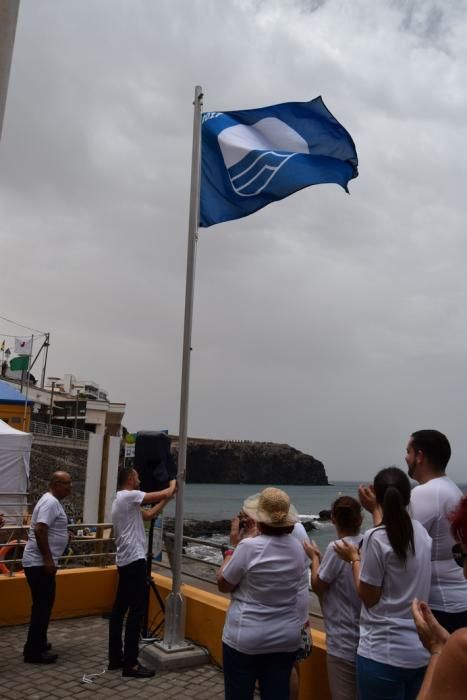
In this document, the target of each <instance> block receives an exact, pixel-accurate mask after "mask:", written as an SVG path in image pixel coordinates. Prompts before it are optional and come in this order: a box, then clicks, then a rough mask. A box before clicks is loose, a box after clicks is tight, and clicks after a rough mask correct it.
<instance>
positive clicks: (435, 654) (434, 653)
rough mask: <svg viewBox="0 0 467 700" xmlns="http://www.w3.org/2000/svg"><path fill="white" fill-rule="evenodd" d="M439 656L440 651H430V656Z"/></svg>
mask: <svg viewBox="0 0 467 700" xmlns="http://www.w3.org/2000/svg"><path fill="white" fill-rule="evenodd" d="M440 654H441V652H440V651H432V652H431V655H432V656H439V655H440Z"/></svg>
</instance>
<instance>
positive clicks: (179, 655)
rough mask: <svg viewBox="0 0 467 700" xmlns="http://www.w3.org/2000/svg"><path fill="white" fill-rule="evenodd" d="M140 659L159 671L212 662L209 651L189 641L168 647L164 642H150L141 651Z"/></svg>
mask: <svg viewBox="0 0 467 700" xmlns="http://www.w3.org/2000/svg"><path fill="white" fill-rule="evenodd" d="M139 659H140V660H141V661H142V663H143V664H144V665H145V666H146V665H147V666H148V667H149V668H155V669H156V670H158V671H175V670H177V669H181V668H193V667H194V666H202V665H203V664H208V663H209V662H210V657H209V652H208V651H207V650H206V649H203V648H202V647H197V646H195V645H194V644H190V643H189V642H184V643H183V644H177V645H176V646H172V647H170V648H167V647H166V645H165V643H164V642H154V644H148V645H147V646H145V647H144V648H143V649H141V651H140V652H139Z"/></svg>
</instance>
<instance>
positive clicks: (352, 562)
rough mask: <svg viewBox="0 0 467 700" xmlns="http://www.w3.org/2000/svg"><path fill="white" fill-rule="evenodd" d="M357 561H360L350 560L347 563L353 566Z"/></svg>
mask: <svg viewBox="0 0 467 700" xmlns="http://www.w3.org/2000/svg"><path fill="white" fill-rule="evenodd" d="M357 561H358V562H360V561H361V560H360V559H351V560H350V561H349V564H350V566H353V564H355V562H357Z"/></svg>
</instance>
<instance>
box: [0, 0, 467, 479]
mask: <svg viewBox="0 0 467 700" xmlns="http://www.w3.org/2000/svg"><path fill="white" fill-rule="evenodd" d="M466 29H467V13H466V11H465V8H463V7H462V4H461V3H453V2H446V3H443V4H442V5H441V4H440V3H436V2H402V1H399V2H393V3H387V2H371V3H370V2H368V0H356V1H355V2H352V3H348V2H343V1H342V0H327V1H326V2H299V1H298V0H297V1H293V0H288V1H287V2H283V1H282V2H279V1H278V0H277V1H276V2H259V1H253V0H236V1H232V2H229V3H218V2H216V0H204V1H203V2H201V0H199V1H197V2H189V1H183V0H172V1H171V2H169V0H165V1H161V2H157V3H152V2H150V1H149V0H138V1H136V2H132V3H129V2H123V0H120V1H117V0H112V1H110V0H99V2H97V0H88V2H86V3H77V2H73V3H72V2H68V3H63V2H58V1H57V0H42V2H41V3H37V2H34V0H22V3H21V8H20V16H19V21H18V29H17V37H16V46H15V54H14V60H13V66H12V71H11V79H10V90H9V100H8V104H7V112H6V115H5V122H4V131H3V140H2V143H1V146H0V187H1V189H0V206H1V210H2V218H1V222H0V233H1V245H2V256H1V259H0V272H1V278H2V299H3V304H2V309H3V312H2V313H3V315H5V316H8V317H10V318H11V317H13V318H18V319H19V320H24V321H25V322H28V323H31V325H33V326H36V327H43V328H44V329H50V331H51V333H52V348H51V353H50V365H49V369H50V373H51V374H58V373H61V372H66V371H71V372H73V373H75V374H77V375H79V376H89V377H92V378H94V379H96V380H97V381H98V382H100V383H102V385H104V386H105V387H107V388H108V389H109V391H110V395H111V397H112V398H113V399H114V400H122V401H126V402H127V404H128V409H127V419H126V422H127V425H128V427H129V428H130V429H132V430H137V429H143V428H158V427H168V428H169V429H170V430H172V431H174V432H175V431H177V429H178V410H179V409H178V401H179V391H180V390H179V382H180V363H181V338H182V323H183V303H184V280H185V256H186V235H187V234H186V231H187V220H188V197H189V173H190V157H191V130H192V106H191V102H192V97H193V89H194V85H195V84H197V83H201V84H202V85H203V88H204V91H205V109H209V110H211V109H213V110H222V109H240V108H248V107H258V106H262V105H266V104H273V103H276V102H280V101H287V100H307V99H311V98H313V97H315V96H316V95H319V94H321V95H322V96H323V98H324V100H325V102H326V104H327V105H328V107H329V108H330V109H331V111H332V112H333V113H334V114H335V116H336V117H337V118H338V119H339V120H341V121H342V123H343V124H344V125H345V126H346V127H347V128H348V129H349V131H350V132H351V134H352V135H353V137H354V140H355V142H356V145H357V149H358V152H359V157H360V176H359V178H358V179H357V180H355V181H352V183H351V195H350V196H347V195H345V194H344V193H343V192H342V190H341V189H340V188H338V187H335V186H331V185H327V186H320V187H314V188H309V189H307V190H304V191H302V192H299V193H297V194H295V195H293V196H291V197H290V198H288V199H287V200H284V201H282V202H279V203H276V204H274V205H271V206H270V207H267V208H266V209H264V210H262V211H260V212H258V213H257V214H255V215H253V216H251V217H249V218H247V219H243V220H240V221H236V222H230V223H227V224H223V225H219V226H215V227H212V228H210V229H207V230H203V231H201V232H200V241H199V251H198V262H197V278H196V294H195V316H194V328H193V347H194V352H193V360H192V386H191V404H190V433H191V434H196V435H207V436H213V437H233V438H251V439H260V440H269V439H271V440H281V441H285V442H289V443H291V444H294V445H295V446H297V447H299V448H301V449H303V450H306V451H309V452H311V453H312V454H314V455H315V456H317V457H319V458H320V459H322V460H323V461H324V462H325V464H326V466H327V469H328V473H329V474H330V476H331V477H333V478H360V477H361V478H367V477H369V476H370V475H371V474H372V473H373V472H374V470H375V469H376V468H378V467H379V466H382V465H384V464H392V463H397V464H402V459H403V449H404V444H405V440H406V437H407V435H408V434H409V433H410V432H411V431H412V430H414V429H416V428H419V427H433V426H434V427H438V428H440V429H441V430H445V431H446V433H447V434H448V435H449V437H450V438H451V440H452V443H453V448H454V456H453V466H452V473H453V474H454V475H455V476H456V477H457V478H458V479H462V478H463V474H464V470H463V453H465V452H466V451H467V440H466V438H465V431H464V429H463V424H464V415H465V405H466V401H465V396H466V395H467V379H466V378H465V374H466V373H465V372H464V364H465V362H464V357H465V350H466V346H467V334H466V331H465V325H466V324H465V311H464V309H465V307H466V304H465V301H466V297H467V283H466V281H465V274H464V265H463V259H464V257H465V254H466V253H467V250H466V248H467V243H466V239H465V235H464V228H465V226H464V189H465V185H464V183H465V181H466V175H467V172H466V165H465V159H463V152H464V151H465V113H466V107H467V105H466V100H467V98H466V93H465V89H464V86H465V84H466V78H467V76H466V66H467V62H466V47H465V40H464V37H465V31H466ZM0 330H5V332H8V331H9V330H10V329H4V328H3V326H2V327H0ZM0 336H1V333H0Z"/></svg>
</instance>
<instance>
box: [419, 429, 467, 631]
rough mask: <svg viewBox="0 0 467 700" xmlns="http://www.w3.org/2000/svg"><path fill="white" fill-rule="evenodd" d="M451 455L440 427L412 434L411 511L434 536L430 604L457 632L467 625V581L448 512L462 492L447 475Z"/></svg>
mask: <svg viewBox="0 0 467 700" xmlns="http://www.w3.org/2000/svg"><path fill="white" fill-rule="evenodd" d="M450 457H451V447H450V445H449V441H448V439H447V437H446V436H445V435H443V433H440V432H439V431H438V430H417V431H416V432H415V433H412V435H411V436H410V439H409V442H408V444H407V454H406V458H405V461H406V462H407V466H408V471H409V476H410V477H411V478H412V479H415V480H416V481H418V482H419V484H420V485H419V486H416V487H415V488H414V489H413V490H412V493H411V497H410V506H409V511H410V514H411V516H412V518H414V520H418V521H419V522H421V523H422V525H424V526H425V528H426V530H427V531H428V534H429V535H430V537H431V538H432V540H433V545H432V551H431V589H430V598H429V604H430V607H431V608H432V610H433V614H434V615H435V617H436V618H437V620H438V622H440V624H441V625H443V627H445V628H446V629H447V630H448V631H449V632H454V631H455V630H456V629H459V628H460V627H466V626H467V581H466V580H465V578H464V575H463V572H462V569H461V568H459V566H457V564H456V562H455V561H454V559H453V555H452V548H453V546H454V545H455V540H454V538H453V536H452V535H451V531H450V523H449V515H450V513H452V512H453V511H454V510H455V508H456V507H457V506H458V504H459V501H460V499H461V498H462V495H463V494H462V491H461V490H460V489H459V487H458V486H457V485H456V484H455V483H454V482H453V481H452V480H451V479H449V478H448V477H447V476H446V466H447V464H448V462H449V459H450Z"/></svg>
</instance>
